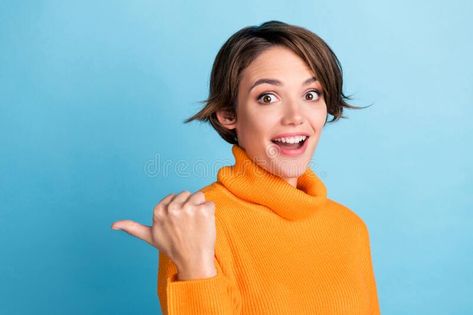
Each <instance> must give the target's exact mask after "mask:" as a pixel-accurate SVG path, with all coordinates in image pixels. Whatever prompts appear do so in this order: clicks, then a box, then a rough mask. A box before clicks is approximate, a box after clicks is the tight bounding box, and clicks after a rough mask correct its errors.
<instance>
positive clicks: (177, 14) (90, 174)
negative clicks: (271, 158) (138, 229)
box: [0, 0, 473, 315]
mask: <svg viewBox="0 0 473 315" xmlns="http://www.w3.org/2000/svg"><path fill="white" fill-rule="evenodd" d="M472 9H473V6H472V2H471V1H467V0H464V1H456V0H453V1H448V2H445V1H427V0H423V1H409V0H398V1H375V0H360V1H333V0H331V1H328V0H322V1H303V0H293V1H258V2H254V1H239V2H236V1H234V2H227V3H224V2H222V1H177V2H174V3H171V1H151V0H147V1H146V0H138V1H89V0H87V1H59V0H58V1H52V0H47V1H46V0H45V1H39V0H37V1H13V0H12V1H6V0H3V1H1V2H0V105H1V107H0V145H1V154H0V314H5V315H7V314H21V315H23V314H48V315H52V314H70V315H73V314H88V315H92V314H117V315H118V314H159V313H160V307H159V301H158V298H157V293H156V281H157V262H158V260H157V258H158V256H157V251H156V250H154V249H153V248H151V247H150V246H148V245H147V244H145V243H144V242H142V241H139V240H137V239H134V238H132V237H130V236H128V235H126V234H125V233H123V232H119V231H113V230H111V229H110V225H111V223H112V222H113V221H115V220H119V219H126V218H129V219H133V220H137V221H139V222H142V223H145V224H150V223H151V215H152V209H153V206H154V205H155V204H156V203H157V202H158V201H159V200H160V199H161V198H162V197H164V196H165V195H167V194H169V193H172V192H180V191H182V190H191V191H195V190H197V189H199V188H200V187H202V186H204V185H207V184H209V183H210V182H212V181H214V179H215V175H216V171H217V169H218V168H219V167H220V166H223V165H225V164H232V163H233V159H232V155H231V151H230V145H228V144H227V143H225V142H224V141H223V140H221V139H220V138H219V137H218V136H217V134H216V133H215V132H214V131H213V130H212V129H211V128H210V127H209V126H206V125H201V124H199V123H193V124H189V125H184V124H183V123H182V121H183V120H184V119H185V118H186V117H188V116H190V115H191V114H193V113H194V112H196V111H197V110H198V109H199V108H200V105H199V103H198V101H199V100H202V99H204V98H205V97H207V91H208V82H209V74H210V69H211V65H212V62H213V58H214V57H215V54H216V53H217V51H218V49H219V48H220V46H221V45H222V44H223V42H224V41H225V40H226V39H227V38H228V37H229V36H230V35H231V34H233V33H234V32H236V31H237V30H238V29H240V28H241V27H244V26H247V25H255V24H260V23H262V22H264V21H267V20H271V19H277V20H282V21H285V22H289V23H293V24H298V25H301V26H304V27H307V28H309V29H311V30H312V31H314V32H316V33H318V34H319V35H321V36H322V37H323V38H324V39H325V40H326V41H327V42H328V43H329V45H330V46H331V47H332V48H333V50H334V51H335V52H336V54H337V56H338V57H339V59H340V61H341V63H342V66H343V69H344V74H345V91H346V92H347V93H348V94H353V96H354V102H355V103H356V104H358V105H368V104H370V103H374V105H373V106H372V107H370V108H368V109H365V110H360V111H347V112H346V115H347V116H348V117H349V119H344V120H342V121H339V122H337V123H335V124H329V125H328V126H327V127H326V129H325V131H324V135H323V137H322V139H321V141H320V144H319V147H318V148H317V151H316V154H315V157H314V162H315V163H314V165H315V166H314V167H315V170H316V172H318V173H319V175H320V176H321V178H322V179H323V180H324V182H325V184H326V185H327V187H328V192H329V197H330V198H332V199H334V200H337V201H338V202H341V203H343V204H345V205H346V206H348V207H350V208H351V209H352V210H353V211H355V212H356V213H358V215H359V216H361V217H362V218H363V219H364V221H365V222H366V224H367V225H368V227H369V230H370V237H371V245H372V255H373V263H374V269H375V273H376V279H377V285H378V294H379V299H380V304H381V310H382V313H383V314H472V313H473V302H472V300H471V296H472V294H473V293H472V292H473V284H472V283H473V269H472V268H471V266H472V265H473V245H472V244H473V237H472V232H471V228H472V226H473V215H472V212H471V210H472V209H473V202H472V194H473V175H472V173H473V170H472V168H473V167H472V161H473V150H472V140H471V139H472V138H471V137H472V135H473V134H472V131H473V130H472V126H473V124H472V123H471V120H472V117H473V106H472V105H473V104H472V99H473V65H472V61H471V60H472V56H473V44H472V43H473V41H472V37H471V36H472V35H471V31H472V30H473V22H472V20H471V14H472Z"/></svg>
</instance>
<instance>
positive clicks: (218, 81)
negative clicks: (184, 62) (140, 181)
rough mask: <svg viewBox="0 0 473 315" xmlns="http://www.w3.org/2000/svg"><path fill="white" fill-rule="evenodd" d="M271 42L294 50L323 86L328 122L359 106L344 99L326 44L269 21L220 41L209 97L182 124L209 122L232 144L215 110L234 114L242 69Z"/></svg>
mask: <svg viewBox="0 0 473 315" xmlns="http://www.w3.org/2000/svg"><path fill="white" fill-rule="evenodd" d="M275 45H279V46H284V47H287V48H289V49H290V50H292V51H293V52H295V53H296V54H297V55H298V56H299V57H300V58H302V60H304V61H305V63H306V64H307V66H308V67H309V68H310V69H311V70H312V71H313V72H314V74H315V76H316V78H317V80H318V81H319V82H320V84H321V86H322V89H323V95H324V98H325V103H326V105H327V113H328V114H330V115H332V116H333V119H332V120H331V121H329V122H332V121H336V120H338V119H340V118H346V117H345V116H343V115H342V113H343V109H344V108H345V107H346V108H360V107H358V106H353V105H350V104H348V103H347V102H346V101H347V100H350V99H351V98H350V96H346V95H345V94H344V93H343V89H342V86H343V75H342V74H343V72H342V67H341V65H340V62H339V60H338V58H337V56H336V55H335V54H334V53H333V51H332V49H331V48H330V47H329V46H328V45H327V43H325V42H324V40H323V39H322V38H320V37H319V36H318V35H316V34H314V33H313V32H311V31H309V30H307V29H305V28H302V27H299V26H296V25H290V24H287V23H284V22H280V21H274V20H273V21H268V22H265V23H262V24H261V25H260V26H248V27H244V28H242V29H241V30H239V31H238V32H236V33H235V34H233V35H232V36H231V37H230V38H229V39H228V40H227V41H226V42H225V43H224V44H223V46H222V47H221V48H220V50H219V52H218V53H217V56H216V57H215V61H214V63H213V66H212V72H211V75H210V91H209V97H208V98H207V99H206V100H203V101H201V103H204V104H205V106H204V107H203V108H202V109H201V110H200V111H199V112H198V113H196V114H194V115H193V116H191V117H189V118H187V119H186V120H185V121H184V123H188V122H191V121H193V120H199V121H204V122H210V124H211V125H212V126H213V128H214V129H215V130H216V131H217V132H218V133H219V135H220V136H221V137H222V138H223V139H224V140H225V141H227V142H229V143H231V144H236V143H237V139H236V131H235V130H230V129H227V128H225V127H223V126H222V125H221V124H220V122H219V121H218V119H217V114H216V113H217V111H219V110H225V111H229V112H231V113H233V114H235V115H236V100H237V94H238V87H239V83H240V80H241V77H240V75H241V73H242V71H243V70H244V69H245V68H246V67H248V66H249V65H250V63H251V62H252V61H253V60H255V59H256V58H257V57H258V56H259V55H260V54H261V53H262V52H263V51H264V50H266V49H268V48H269V47H271V46H275ZM327 118H328V115H327ZM327 118H326V119H325V122H327Z"/></svg>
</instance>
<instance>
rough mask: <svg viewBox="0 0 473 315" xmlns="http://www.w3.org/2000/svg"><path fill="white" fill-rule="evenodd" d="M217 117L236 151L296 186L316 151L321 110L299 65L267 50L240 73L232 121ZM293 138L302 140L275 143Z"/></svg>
mask: <svg viewBox="0 0 473 315" xmlns="http://www.w3.org/2000/svg"><path fill="white" fill-rule="evenodd" d="M217 116H218V118H219V121H220V122H221V123H222V125H224V126H226V127H227V128H230V129H233V128H236V133H237V136H238V144H239V146H240V147H242V148H243V149H244V150H245V151H246V153H247V154H248V156H249V157H250V158H251V159H252V160H253V161H254V162H255V163H257V164H258V165H259V166H261V167H263V168H264V169H266V170H267V171H269V172H271V173H273V174H275V175H277V176H280V177H282V178H284V179H285V180H287V181H288V182H289V183H290V184H291V185H293V186H296V185H297V178H298V177H299V176H300V175H302V173H303V172H304V171H305V170H306V168H307V167H308V164H309V162H310V159H311V158H312V155H313V153H314V151H315V148H316V147H317V143H318V141H319V138H320V135H321V133H322V128H323V126H324V124H325V120H326V117H327V107H326V105H325V100H324V97H323V95H322V86H321V85H320V83H319V82H318V81H316V80H315V78H314V73H313V72H312V71H311V70H310V68H309V67H308V66H307V65H306V64H305V62H304V61H303V60H302V59H301V58H300V57H299V56H297V55H296V54H295V53H293V52H292V51H291V50H289V49H288V48H285V47H282V46H273V47H270V48H268V49H267V50H265V51H264V52H262V53H261V54H260V55H259V56H258V57H257V58H256V59H255V60H254V61H253V62H252V63H251V64H250V65H249V66H248V67H247V68H246V69H245V70H244V71H243V72H242V73H241V81H240V86H239V88H238V100H237V108H236V117H234V118H233V119H232V117H229V116H228V114H225V113H224V112H219V113H218V114H217ZM284 134H288V135H284ZM297 134H299V135H306V136H307V137H308V138H306V140H305V141H304V142H302V143H300V144H297V143H295V144H288V143H281V141H282V142H294V141H298V140H300V139H301V138H300V137H299V138H297V137H296V138H292V139H287V138H286V139H284V140H282V139H281V138H282V137H288V136H289V137H292V136H295V135H297ZM275 139H279V140H280V141H276V140H275Z"/></svg>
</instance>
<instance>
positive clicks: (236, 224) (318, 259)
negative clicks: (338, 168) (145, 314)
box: [158, 145, 380, 315]
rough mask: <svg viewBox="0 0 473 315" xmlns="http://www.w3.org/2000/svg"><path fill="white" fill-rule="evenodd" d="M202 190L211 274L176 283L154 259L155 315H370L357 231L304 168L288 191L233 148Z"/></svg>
mask: <svg viewBox="0 0 473 315" xmlns="http://www.w3.org/2000/svg"><path fill="white" fill-rule="evenodd" d="M232 152H233V155H234V157H235V165H233V166H224V167H222V168H221V169H220V170H219V171H218V174H217V181H216V182H214V183H212V184H210V185H208V186H206V187H204V188H202V189H201V190H202V191H203V192H204V193H205V197H206V200H211V201H213V202H215V204H216V210H215V216H216V228H217V241H216V245H215V259H214V261H215V266H216V268H217V275H216V276H214V277H212V278H207V279H195V280H185V281H178V280H176V273H177V271H176V266H175V265H174V263H173V262H172V261H171V260H170V259H169V257H167V256H166V255H164V254H162V253H160V254H159V271H158V296H159V299H160V303H161V308H162V310H163V314H170V315H177V314H179V315H184V314H192V315H213V314H219V315H226V314H251V315H252V314H274V315H277V314H291V315H292V314H297V315H299V314H350V315H356V314H379V313H380V311H379V304H378V297H377V292H376V283H375V278H374V273H373V267H372V262H371V254H370V245H369V235H368V230H367V227H366V225H365V223H364V222H363V221H362V220H361V218H360V217H358V216H357V215H356V214H355V213H354V212H352V211H351V210H350V209H348V208H347V207H345V206H343V205H341V204H339V203H337V202H335V201H333V200H331V199H329V198H328V197H327V190H326V187H325V185H324V184H323V182H322V181H321V180H320V178H319V177H318V176H317V175H316V174H315V173H314V172H313V171H312V170H311V169H310V168H307V170H306V171H305V173H304V174H303V175H301V176H300V177H299V178H298V182H297V188H296V187H294V186H292V185H290V184H289V183H288V182H286V181H285V180H283V179H282V178H280V177H278V176H275V175H273V174H271V173H269V172H267V171H266V170H265V169H263V168H261V167H259V166H258V165H257V164H255V163H254V162H253V161H252V160H251V159H250V158H249V157H248V155H247V154H246V152H245V151H244V150H243V149H242V148H240V147H239V146H237V145H234V146H233V147H232Z"/></svg>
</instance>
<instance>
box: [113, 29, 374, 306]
mask: <svg viewBox="0 0 473 315" xmlns="http://www.w3.org/2000/svg"><path fill="white" fill-rule="evenodd" d="M347 99H348V98H347V97H346V96H345V95H344V94H343V91H342V70H341V67H340V64H339V61H338V59H337V57H336V56H335V55H334V53H333V52H332V50H331V49H330V48H329V46H328V45H327V44H326V43H325V42H324V41H323V40H322V39H321V38H320V37H318V36H317V35H316V34H314V33H312V32H310V31H309V30H307V29H304V28H301V27H298V26H294V25H289V24H286V23H282V22H278V21H269V22H266V23H263V24H262V25H260V26H254V27H246V28H243V29H241V30H240V31H238V32H237V33H235V34H234V35H232V36H231V37H230V38H229V39H228V40H227V42H226V43H225V44H224V45H223V47H222V48H221V49H220V51H219V52H218V55H217V57H216V60H215V62H214V65H213V69H212V74H211V81H210V96H209V98H208V99H207V101H206V105H205V107H204V108H203V109H202V110H201V111H200V112H199V113H197V114H195V115H194V116H192V117H190V118H189V119H187V120H186V122H190V121H192V120H200V121H209V122H210V123H211V125H212V126H213V127H214V128H215V129H216V131H217V132H218V133H219V134H220V136H221V137H222V138H223V139H224V140H226V141H227V142H229V143H230V144H232V145H233V146H232V152H233V155H234V157H235V165H233V166H225V167H222V168H221V169H219V171H218V174H217V181H216V182H214V183H212V184H210V185H208V186H206V187H204V188H202V189H201V190H200V191H198V192H196V193H194V194H191V193H190V192H187V191H185V192H182V193H180V194H170V195H168V196H166V197H165V198H164V199H163V200H161V201H160V202H159V204H158V205H157V206H156V207H155V210H154V220H153V225H152V226H151V227H148V226H145V225H141V224H139V223H136V222H133V221H127V220H126V221H118V222H115V223H114V224H113V226H112V227H113V228H114V229H121V230H124V231H126V232H128V233H129V234H131V235H133V236H135V237H138V238H140V239H142V240H144V241H146V242H148V243H149V244H151V245H152V246H154V247H156V248H157V249H158V250H159V271H158V295H159V299H160V303H161V307H162V310H163V313H164V314H206V315H208V314H379V305H378V298H377V293H376V284H375V279H374V273H373V268H372V262H371V256H370V246H369V236H368V230H367V228H366V225H365V224H364V222H363V221H362V220H361V219H360V218H359V217H358V216H357V215H356V214H355V213H354V212H352V211H351V210H350V209H348V208H346V207H345V206H343V205H341V204H339V203H337V202H335V201H333V200H331V199H329V198H328V197H327V190H326V187H325V185H324V184H323V182H322V181H321V180H320V178H319V177H318V176H317V175H316V174H315V173H314V172H313V171H312V170H311V169H310V168H309V167H308V163H309V162H310V160H311V158H312V155H313V153H314V151H315V149H316V147H317V143H318V141H319V139H320V135H321V133H322V129H323V127H324V125H325V123H326V122H327V118H328V114H331V115H332V116H333V117H334V118H333V120H332V121H335V120H338V119H339V118H340V117H343V116H342V112H343V109H344V108H355V107H354V106H352V105H349V104H347V103H346V102H345V100H347Z"/></svg>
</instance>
